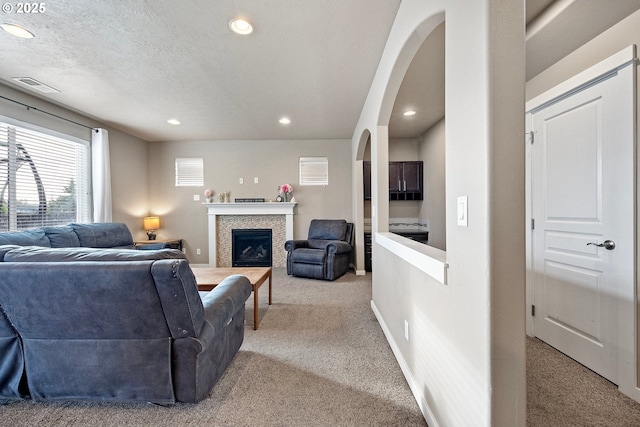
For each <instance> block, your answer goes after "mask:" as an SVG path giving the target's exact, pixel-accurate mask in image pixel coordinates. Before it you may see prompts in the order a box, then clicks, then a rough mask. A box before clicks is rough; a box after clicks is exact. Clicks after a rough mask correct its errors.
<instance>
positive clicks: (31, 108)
mask: <svg viewBox="0 0 640 427" xmlns="http://www.w3.org/2000/svg"><path fill="white" fill-rule="evenodd" d="M0 98H2V99H6V100H7V101H11V102H15V103H16V104H19V105H22V106H23V107H26V108H27V110H36V111H39V112H41V113H44V114H48V115H50V116H53V117H55V118H57V119H60V120H64V121H66V122H69V123H73V124H74V125H78V126H82V127H83V128H87V129H93V128H94V127H93V126H87V125H83V124H82V123H78V122H74V121H73V120H71V119H67V118H65V117H61V116H58V115H56V114H53V113H50V112H48V111H44V110H41V109H39V108H37V107H32V106H31V105H27V104H24V103H22V102H20V101H16V100H15V99H11V98H7V97H6V96H2V95H0Z"/></svg>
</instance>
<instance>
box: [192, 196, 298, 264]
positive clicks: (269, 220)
mask: <svg viewBox="0 0 640 427" xmlns="http://www.w3.org/2000/svg"><path fill="white" fill-rule="evenodd" d="M203 205H204V206H205V207H206V208H207V217H208V237H209V266H210V267H231V264H232V261H231V257H232V255H231V230H232V229H234V228H270V229H272V230H273V237H272V241H273V244H272V256H273V267H285V266H286V251H285V250H284V242H285V241H287V240H291V239H293V216H294V213H295V209H294V208H295V207H296V203H295V202H279V203H278V202H262V203H258V202H246V203H245V202H237V203H203Z"/></svg>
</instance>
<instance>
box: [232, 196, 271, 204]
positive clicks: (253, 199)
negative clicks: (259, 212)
mask: <svg viewBox="0 0 640 427" xmlns="http://www.w3.org/2000/svg"><path fill="white" fill-rule="evenodd" d="M233 201H234V202H235V203H264V201H265V200H264V197H250V198H240V199H239V198H237V197H236V198H235V199H233Z"/></svg>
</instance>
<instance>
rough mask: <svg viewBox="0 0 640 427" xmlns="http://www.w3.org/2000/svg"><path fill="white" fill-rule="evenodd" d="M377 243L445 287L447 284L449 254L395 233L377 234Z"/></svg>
mask: <svg viewBox="0 0 640 427" xmlns="http://www.w3.org/2000/svg"><path fill="white" fill-rule="evenodd" d="M375 239H376V240H375V241H376V243H379V244H380V246H382V247H384V248H386V249H388V250H389V251H391V252H392V253H394V254H396V255H398V256H399V257H400V258H402V259H403V260H405V261H406V262H408V263H409V264H411V265H412V266H414V267H416V268H417V269H419V270H422V271H423V272H425V273H427V274H428V275H429V276H431V277H433V278H434V279H435V280H437V281H438V282H440V283H442V284H443V285H446V284H447V268H448V265H447V253H446V252H445V251H443V250H440V249H437V248H434V247H431V246H427V245H425V244H423V243H419V242H416V241H413V240H411V239H407V238H406V237H402V236H399V235H397V234H394V233H376V236H375Z"/></svg>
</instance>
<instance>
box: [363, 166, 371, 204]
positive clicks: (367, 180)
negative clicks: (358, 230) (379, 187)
mask: <svg viewBox="0 0 640 427" xmlns="http://www.w3.org/2000/svg"><path fill="white" fill-rule="evenodd" d="M362 169H363V174H364V177H363V178H364V199H365V200H371V162H364V163H363V165H362Z"/></svg>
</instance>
